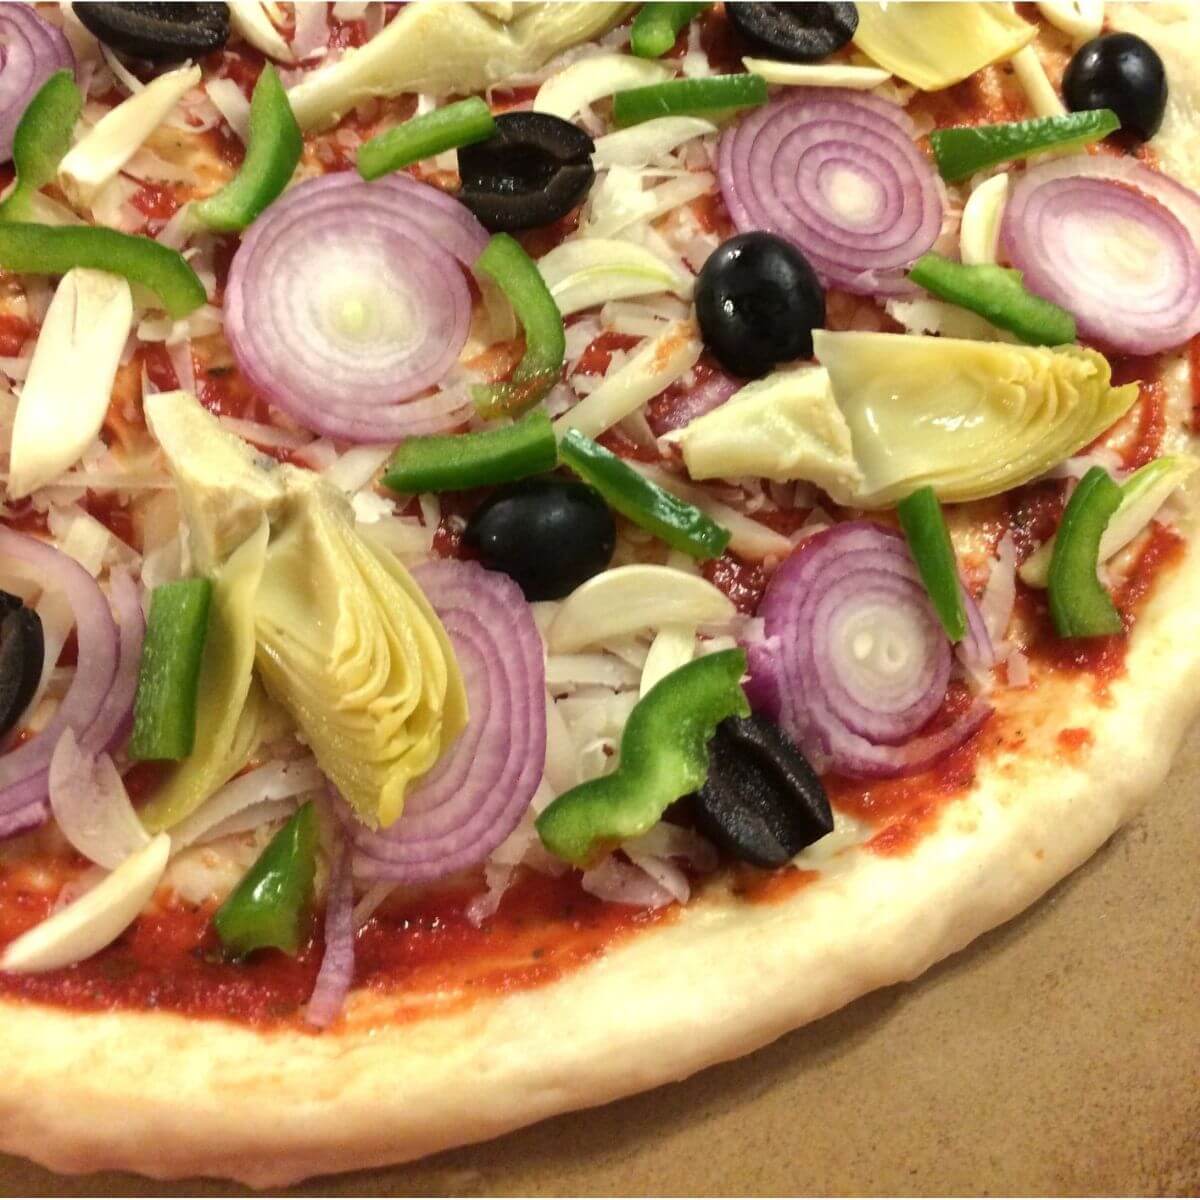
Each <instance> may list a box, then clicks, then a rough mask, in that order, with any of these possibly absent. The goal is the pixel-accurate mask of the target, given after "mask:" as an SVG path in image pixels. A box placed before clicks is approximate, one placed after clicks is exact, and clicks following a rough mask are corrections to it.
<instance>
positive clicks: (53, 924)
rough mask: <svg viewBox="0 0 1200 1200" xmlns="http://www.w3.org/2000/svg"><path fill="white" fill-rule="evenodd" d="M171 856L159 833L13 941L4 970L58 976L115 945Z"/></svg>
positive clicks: (0, 960)
mask: <svg viewBox="0 0 1200 1200" xmlns="http://www.w3.org/2000/svg"><path fill="white" fill-rule="evenodd" d="M170 853H171V839H170V837H169V836H168V835H167V834H165V833H160V834H159V835H158V836H157V837H155V838H154V839H153V840H152V841H151V842H150V843H149V844H148V845H146V846H144V847H143V848H142V849H141V850H139V851H138V852H137V853H136V854H131V855H130V856H129V857H128V858H127V859H126V860H125V861H124V862H123V863H122V864H121V865H120V866H119V867H118V868H117V869H116V870H115V871H113V872H112V874H111V875H106V876H105V877H104V879H102V880H101V881H100V882H99V883H98V884H97V885H96V886H95V887H94V888H92V890H91V891H90V892H85V893H84V894H83V895H82V896H80V897H79V899H78V900H75V901H73V902H72V903H70V904H68V905H67V906H66V907H65V908H60V909H59V910H58V912H56V913H54V915H53V916H51V917H48V918H47V919H46V920H45V921H43V922H42V923H41V924H40V925H35V926H34V927H33V928H32V929H30V930H29V931H28V932H27V933H23V934H22V935H21V936H20V937H19V938H17V940H16V941H15V942H12V943H11V944H10V945H9V946H8V948H7V949H6V950H5V951H4V954H3V955H2V956H0V971H12V972H16V973H19V974H29V973H32V972H36V971H54V970H57V969H58V968H59V967H69V966H70V965H71V964H72V963H77V962H82V961H83V960H84V959H85V958H90V957H91V956H92V955H93V954H95V953H97V951H100V950H103V949H104V947H105V946H107V945H109V944H110V943H112V942H114V941H116V939H117V938H118V937H120V936H121V934H122V933H124V932H125V930H126V929H127V928H128V927H129V926H130V925H131V924H132V923H133V921H134V919H135V918H136V917H137V915H138V913H140V912H141V911H142V909H143V908H145V906H146V904H147V902H148V901H149V900H150V898H151V896H153V895H154V889H155V888H156V887H158V883H159V880H160V879H162V876H163V871H165V870H166V866H167V857H168V856H169V854H170Z"/></svg>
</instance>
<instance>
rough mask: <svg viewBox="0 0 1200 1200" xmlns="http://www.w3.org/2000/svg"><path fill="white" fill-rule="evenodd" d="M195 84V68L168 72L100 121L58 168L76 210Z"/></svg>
mask: <svg viewBox="0 0 1200 1200" xmlns="http://www.w3.org/2000/svg"><path fill="white" fill-rule="evenodd" d="M199 83H200V68H199V67H198V66H187V67H180V68H178V70H175V71H168V72H167V73H166V74H165V75H160V76H159V77H158V78H157V79H156V80H155V81H154V82H153V83H150V84H147V85H146V87H144V88H142V90H141V91H140V92H138V93H137V94H136V95H134V96H130V97H129V98H128V99H127V100H122V101H121V103H120V104H118V105H117V107H116V108H114V109H113V110H112V111H111V112H108V113H106V114H105V115H104V116H103V117H101V118H100V120H99V121H98V122H97V123H96V125H95V126H94V127H93V128H92V130H91V131H90V132H89V133H87V134H86V135H85V136H84V137H83V138H81V139H80V140H79V141H78V142H76V143H75V145H74V146H72V147H71V149H70V150H69V151H68V152H67V155H66V157H65V158H64V159H63V160H62V162H61V163H59V166H58V179H59V183H60V184H61V185H62V188H63V190H64V191H65V192H66V193H67V195H68V196H70V197H71V199H72V200H74V201H75V202H76V203H77V204H81V205H86V204H90V203H91V200H92V198H93V197H94V196H95V195H96V193H97V192H99V191H100V189H101V188H102V187H103V186H104V185H105V184H106V183H107V182H108V181H109V180H110V179H112V178H113V176H114V175H116V174H117V172H118V171H120V169H121V168H122V167H123V166H124V165H125V164H126V163H127V162H128V161H129V160H130V159H131V158H132V157H133V155H134V154H135V153H136V152H137V150H138V147H140V146H141V144H142V143H143V142H144V141H145V140H146V139H147V138H148V137H149V136H150V135H151V134H152V133H153V132H154V130H155V129H157V128H158V126H159V125H160V124H162V122H163V121H165V120H166V119H167V117H168V116H170V114H171V110H172V109H173V108H174V107H175V105H176V104H178V103H179V101H180V100H181V99H182V98H183V97H184V95H185V94H186V93H187V92H188V91H189V90H190V89H191V88H194V87H196V86H197V85H198V84H199Z"/></svg>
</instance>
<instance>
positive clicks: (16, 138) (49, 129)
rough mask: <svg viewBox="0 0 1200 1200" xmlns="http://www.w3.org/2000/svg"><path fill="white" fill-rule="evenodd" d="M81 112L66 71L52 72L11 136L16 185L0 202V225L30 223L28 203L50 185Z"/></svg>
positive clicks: (78, 96) (72, 79) (76, 90)
mask: <svg viewBox="0 0 1200 1200" xmlns="http://www.w3.org/2000/svg"><path fill="white" fill-rule="evenodd" d="M82 109H83V96H82V95H81V94H80V91H79V88H78V87H77V86H76V83H75V76H74V75H73V74H72V73H71V72H70V71H55V72H54V74H53V75H51V76H50V78H49V79H47V80H46V82H45V83H43V84H42V86H41V87H40V88H39V89H38V91H37V94H36V95H35V96H34V97H33V99H32V100H30V102H29V105H28V107H26V109H25V111H24V113H22V115H21V120H20V121H19V122H18V124H17V130H16V133H15V134H14V135H13V166H14V167H15V168H16V172H17V184H16V187H14V188H13V190H12V191H11V192H9V194H8V195H7V196H6V197H5V198H4V200H3V201H2V202H0V221H29V220H32V212H31V203H30V202H31V200H32V198H33V196H34V194H35V193H36V192H39V191H41V189H42V188H44V187H45V186H46V184H48V183H50V182H51V181H52V180H53V179H54V176H55V173H56V172H57V171H58V164H59V163H60V162H62V160H63V155H65V154H66V152H67V151H68V150H69V149H70V148H71V134H72V132H73V130H74V129H75V122H76V121H77V120H79V114H80V112H81V111H82Z"/></svg>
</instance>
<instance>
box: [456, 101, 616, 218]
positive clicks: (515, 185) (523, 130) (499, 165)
mask: <svg viewBox="0 0 1200 1200" xmlns="http://www.w3.org/2000/svg"><path fill="white" fill-rule="evenodd" d="M595 149H596V144H595V142H593V141H592V139H591V138H590V137H588V135H587V134H586V133H584V131H583V130H582V129H580V128H579V126H578V125H572V124H571V122H570V121H564V120H563V119H562V118H561V117H555V116H551V115H550V114H549V113H537V112H516V113H503V114H502V115H501V116H498V117H497V118H496V131H495V133H493V134H492V136H491V137H489V138H488V139H487V140H486V141H482V142H476V143H475V145H473V146H464V147H463V148H462V149H461V150H459V152H458V173H459V175H460V176H461V177H462V190H461V191H460V192H459V194H458V198H459V199H460V200H461V201H462V202H463V203H464V204H465V205H466V206H467V207H468V208H469V209H470V210H471V211H472V212H473V213H474V214H475V215H476V216H477V217H478V218H479V219H480V221H482V222H483V224H484V225H486V226H487V228H488V229H490V230H491V231H492V232H493V233H509V232H512V231H513V230H517V229H533V228H534V227H536V226H538V225H549V224H550V223H551V222H552V221H557V220H558V219H559V217H562V216H565V215H566V214H567V213H569V212H570V211H571V209H573V208H574V207H575V205H577V204H578V203H579V202H580V201H581V200H582V199H583V198H584V196H586V195H587V193H588V189H589V188H590V187H591V186H592V180H593V179H594V178H595V177H596V171H595V168H594V167H593V166H592V152H593V151H594V150H595Z"/></svg>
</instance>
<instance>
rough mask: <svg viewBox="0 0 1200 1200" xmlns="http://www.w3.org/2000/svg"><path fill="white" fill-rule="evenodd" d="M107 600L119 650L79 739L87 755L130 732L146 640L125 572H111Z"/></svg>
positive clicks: (135, 597)
mask: <svg viewBox="0 0 1200 1200" xmlns="http://www.w3.org/2000/svg"><path fill="white" fill-rule="evenodd" d="M109 599H110V600H111V602H112V608H113V615H114V616H115V617H116V619H117V630H118V633H119V635H120V645H121V650H120V656H119V657H118V659H117V669H116V671H115V672H114V673H113V678H112V683H111V684H110V685H109V688H108V694H107V695H106V696H105V697H104V703H103V704H101V706H100V711H99V712H98V713H97V714H96V717H95V720H93V721H92V723H91V724H90V725H89V726H88V727H87V729H86V730H85V731H84V733H83V734H82V735H81V736H80V738H79V745H80V748H81V749H83V750H84V751H86V752H87V753H89V754H103V753H104V752H105V751H106V750H112V749H113V748H114V747H115V746H118V745H120V744H122V743H124V742H125V741H126V740H127V739H128V737H129V735H130V733H131V732H132V731H133V700H134V697H135V696H136V695H137V683H138V669H139V668H140V667H141V663H142V642H143V641H144V640H145V636H146V617H145V614H144V613H143V612H142V602H141V597H140V595H139V593H138V588H137V584H135V583H134V582H133V580H132V579H130V578H129V576H128V575H126V574H125V572H124V571H120V572H114V573H113V574H112V576H111V578H110V579H109Z"/></svg>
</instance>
